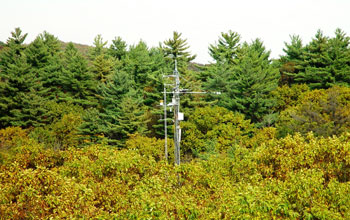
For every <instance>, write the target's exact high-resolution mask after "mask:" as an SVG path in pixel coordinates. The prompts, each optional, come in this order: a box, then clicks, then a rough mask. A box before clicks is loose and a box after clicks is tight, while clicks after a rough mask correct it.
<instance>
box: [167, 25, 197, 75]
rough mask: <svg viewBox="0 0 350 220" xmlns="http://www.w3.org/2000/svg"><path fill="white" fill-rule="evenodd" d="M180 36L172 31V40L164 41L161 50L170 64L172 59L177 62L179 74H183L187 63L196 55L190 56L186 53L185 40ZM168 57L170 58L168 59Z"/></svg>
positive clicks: (187, 47)
mask: <svg viewBox="0 0 350 220" xmlns="http://www.w3.org/2000/svg"><path fill="white" fill-rule="evenodd" d="M181 35H182V34H181V33H178V32H176V31H174V32H173V38H170V39H168V40H166V41H164V46H162V49H163V51H164V55H165V56H166V57H167V58H168V59H169V60H171V61H172V63H173V58H175V59H176V60H177V62H178V66H179V70H180V72H185V71H186V70H187V66H188V63H189V62H191V61H192V60H194V59H195V58H196V55H191V53H190V52H188V51H187V50H188V49H189V46H187V39H182V38H181ZM169 55H171V56H172V57H169ZM172 66H173V65H172Z"/></svg>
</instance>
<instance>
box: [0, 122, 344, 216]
mask: <svg viewBox="0 0 350 220" xmlns="http://www.w3.org/2000/svg"><path fill="white" fill-rule="evenodd" d="M273 134H274V129H273V128H265V129H263V130H261V131H257V132H256V133H255V136H254V137H255V138H256V139H255V140H254V141H252V142H253V143H255V144H256V146H255V147H251V148H247V147H246V146H240V145H239V144H235V145H232V146H231V147H230V148H229V149H228V150H227V151H226V152H225V153H222V154H220V153H218V154H215V155H212V156H210V157H208V158H207V160H201V159H195V160H192V161H191V162H189V163H183V164H182V165H180V166H174V165H172V164H170V163H166V162H165V161H164V160H162V159H161V158H162V157H161V156H160V158H157V157H158V156H159V155H162V150H159V151H158V150H157V149H158V148H157V149H153V147H152V146H154V147H156V146H159V147H163V143H162V141H161V140H155V139H151V138H147V137H142V136H139V135H133V136H131V137H130V139H129V140H128V142H127V143H128V148H129V149H123V150H118V149H117V148H114V147H109V146H103V145H91V146H88V147H85V148H74V147H69V148H66V149H63V150H56V149H53V148H46V147H44V146H43V145H42V144H38V143H36V142H35V141H33V140H30V139H29V138H27V137H25V138H27V139H28V140H29V141H28V142H26V143H23V144H19V145H16V146H15V147H12V148H11V150H10V151H9V154H10V155H11V156H9V157H7V158H5V160H4V163H2V164H1V165H0V214H1V215H0V219H349V218H350V202H349V201H350V178H349V176H350V134H344V135H342V136H339V137H336V136H334V137H329V138H316V137H314V136H313V135H312V134H309V135H308V136H307V137H303V136H301V135H299V134H297V135H294V136H287V137H286V138H283V139H280V140H277V139H275V138H274V137H273ZM264 135H266V137H264ZM147 145H150V146H151V147H148V146H147ZM161 149H163V148H161Z"/></svg>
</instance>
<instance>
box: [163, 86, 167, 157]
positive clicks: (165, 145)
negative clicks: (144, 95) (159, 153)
mask: <svg viewBox="0 0 350 220" xmlns="http://www.w3.org/2000/svg"><path fill="white" fill-rule="evenodd" d="M163 105H164V154H165V161H166V162H168V128H167V121H166V105H167V104H166V88H165V84H164V103H163Z"/></svg>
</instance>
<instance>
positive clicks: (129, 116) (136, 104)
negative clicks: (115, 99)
mask: <svg viewBox="0 0 350 220" xmlns="http://www.w3.org/2000/svg"><path fill="white" fill-rule="evenodd" d="M116 111H117V112H118V114H117V115H116V122H117V123H116V133H115V134H114V135H115V136H114V137H111V138H113V139H119V140H122V141H123V142H124V141H125V140H126V139H127V137H128V135H129V134H134V133H136V132H137V133H139V134H146V133H147V122H148V121H147V118H146V115H145V108H144V106H143V100H142V98H141V97H140V96H139V95H138V92H137V91H136V90H130V91H129V92H128V93H127V94H126V95H125V96H124V97H123V98H122V100H121V102H120V104H119V105H118V106H117V109H116Z"/></svg>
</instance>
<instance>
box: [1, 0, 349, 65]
mask: <svg viewBox="0 0 350 220" xmlns="http://www.w3.org/2000/svg"><path fill="white" fill-rule="evenodd" d="M0 5H1V13H0V41H3V42H6V40H7V38H8V37H9V36H10V32H11V31H13V30H14V28H15V27H20V28H21V29H22V30H23V32H25V33H28V37H27V41H26V42H27V43H29V42H31V41H32V40H33V39H34V38H35V37H36V36H37V35H38V34H40V33H42V32H43V31H45V30H46V31H48V32H49V33H51V34H54V35H55V36H57V37H58V38H59V39H60V40H62V41H66V42H69V41H73V42H76V43H82V44H88V45H92V42H93V39H94V37H95V36H96V35H97V34H101V35H102V37H103V39H105V40H108V41H109V42H111V40H112V39H114V37H116V36H120V37H122V39H123V40H125V41H126V42H127V43H128V44H135V43H137V42H138V41H139V40H140V39H142V40H144V41H145V42H146V43H147V44H148V46H150V47H151V46H157V45H158V43H159V42H162V41H164V40H166V39H168V38H170V37H171V36H172V32H173V31H175V30H176V31H178V32H181V33H182V36H183V37H184V38H186V39H187V41H188V44H189V46H190V51H191V52H192V53H193V54H196V55H197V58H196V60H195V61H196V62H200V63H208V62H211V61H212V60H211V59H210V57H209V55H208V46H209V44H213V43H215V41H217V39H218V37H219V35H220V33H221V32H227V31H228V30H232V31H236V32H238V33H239V34H240V35H241V36H242V39H243V40H244V41H248V42H249V41H251V40H253V39H255V38H260V39H261V40H263V42H264V44H265V46H266V48H267V49H268V50H271V52H272V54H271V55H272V57H274V58H277V57H278V56H279V55H281V54H282V53H283V52H282V49H283V47H284V42H285V41H287V42H289V39H290V38H289V36H290V35H292V34H298V35H300V36H301V37H302V39H303V40H304V42H309V41H310V40H311V38H312V37H313V36H314V35H315V33H316V31H317V29H321V30H323V32H324V33H325V34H326V35H328V36H333V34H334V31H335V29H336V28H337V27H339V28H341V29H342V30H344V31H345V32H346V33H347V34H348V36H349V34H350V0H215V1H213V0H173V1H170V0H114V1H113V0H0Z"/></svg>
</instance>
